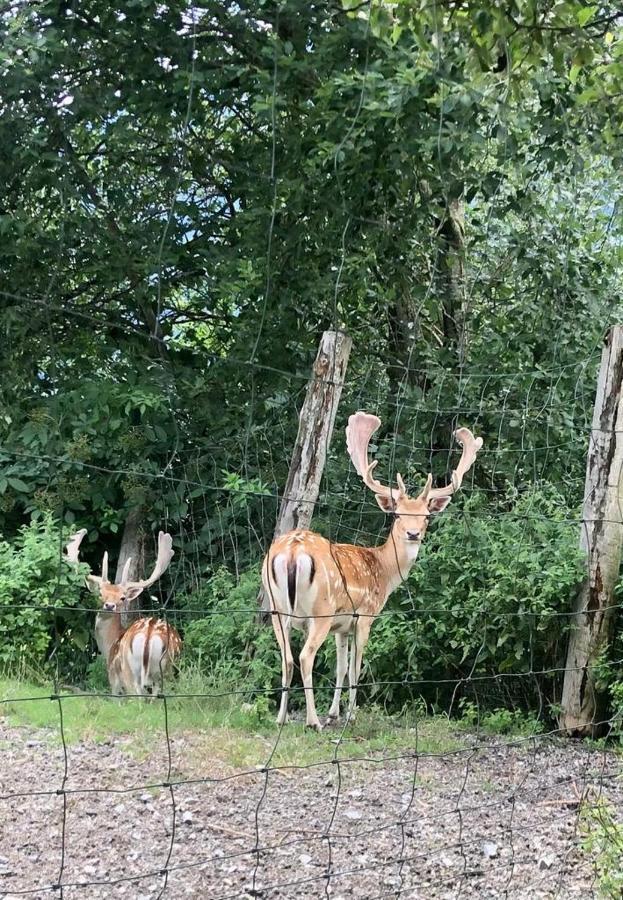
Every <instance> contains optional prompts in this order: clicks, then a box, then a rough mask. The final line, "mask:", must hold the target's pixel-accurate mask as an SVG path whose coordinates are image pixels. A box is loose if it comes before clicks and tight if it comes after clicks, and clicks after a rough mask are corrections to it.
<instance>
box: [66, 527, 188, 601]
mask: <svg viewBox="0 0 623 900" xmlns="http://www.w3.org/2000/svg"><path fill="white" fill-rule="evenodd" d="M86 533H87V530H86V528H83V529H82V530H81V531H78V532H76V534H74V535H72V537H71V538H70V539H69V542H68V544H67V545H66V548H65V559H66V560H67V562H69V563H74V564H75V563H77V562H79V555H80V544H81V543H82V539H83V538H84V536H85V534H86ZM172 544H173V538H172V537H171V535H170V534H166V533H165V532H164V531H161V532H160V534H159V535H158V556H157V558H156V563H155V565H154V569H153V571H152V573H151V575H150V576H149V578H146V579H144V580H143V581H128V572H129V571H130V566H131V564H132V560H131V558H129V559H128V560H127V561H126V564H125V566H124V567H123V572H122V574H121V581H119V583H118V584H115V583H114V582H111V581H109V579H108V553H104V558H103V559H102V574H101V575H87V577H86V579H85V582H86V586H87V587H88V589H89V590H90V591H91V593H92V594H98V595H99V597H100V599H101V601H102V610H103V611H104V612H108V613H115V612H119V611H120V610H121V609H127V606H128V604H129V603H131V602H132V601H133V600H136V598H137V597H138V596H140V594H142V593H143V591H144V590H145V589H146V588H148V587H150V585H152V584H153V583H154V582H155V581H157V580H158V579H159V578H160V577H161V576H162V575H163V574H164V573H165V572H166V570H167V568H168V567H169V563H170V562H171V559H172V558H173V553H174V551H173V549H172Z"/></svg>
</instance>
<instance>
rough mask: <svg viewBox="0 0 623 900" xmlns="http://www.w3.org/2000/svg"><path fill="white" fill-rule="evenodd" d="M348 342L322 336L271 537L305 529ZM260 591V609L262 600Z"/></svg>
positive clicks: (332, 335)
mask: <svg viewBox="0 0 623 900" xmlns="http://www.w3.org/2000/svg"><path fill="white" fill-rule="evenodd" d="M351 346H352V341H351V339H350V338H349V337H348V335H346V334H344V333H343V332H341V331H325V332H324V334H323V335H322V338H321V341H320V346H319V348H318V355H317V356H316V361H315V363H314V368H313V371H312V376H311V378H310V380H309V384H308V386H307V394H306V396H305V401H304V403H303V407H302V409H301V412H300V416H299V430H298V434H297V437H296V443H295V445H294V451H293V453H292V460H291V462H290V472H289V474H288V480H287V483H286V487H285V490H284V495H283V499H282V501H281V508H280V510H279V516H278V517H277V526H276V528H275V534H274V537H275V538H277V537H279V535H281V534H284V533H285V532H286V531H290V530H291V529H293V528H309V524H310V522H311V518H312V515H313V512H314V506H315V504H316V500H317V499H318V492H319V490H320V480H321V478H322V472H323V469H324V464H325V460H326V457H327V450H328V449H329V444H330V442H331V435H332V433H333V425H334V423H335V415H336V413H337V408H338V404H339V402H340V396H341V394H342V388H343V386H344V377H345V373H346V366H347V365H348V357H349V355H350V349H351ZM263 593H264V592H263V591H261V592H260V598H259V599H260V601H261V604H262V609H263V610H265V609H266V608H267V604H266V598H265V597H264V596H263Z"/></svg>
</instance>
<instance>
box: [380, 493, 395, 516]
mask: <svg viewBox="0 0 623 900" xmlns="http://www.w3.org/2000/svg"><path fill="white" fill-rule="evenodd" d="M375 496H376V502H377V503H378V505H379V506H380V507H381V509H382V510H383V512H386V513H391V512H395V510H396V503H395V501H394V499H393V498H392V497H386V496H385V495H384V494H376V495H375Z"/></svg>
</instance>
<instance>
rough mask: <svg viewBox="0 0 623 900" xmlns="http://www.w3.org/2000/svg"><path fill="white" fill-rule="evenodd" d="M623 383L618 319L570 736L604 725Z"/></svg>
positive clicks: (568, 680) (604, 404) (597, 467)
mask: <svg viewBox="0 0 623 900" xmlns="http://www.w3.org/2000/svg"><path fill="white" fill-rule="evenodd" d="M622 389H623V326H620V325H617V326H615V327H614V328H613V329H612V330H611V332H610V334H609V335H608V339H607V342H606V346H605V347H604V350H603V353H602V357H601V368H600V370H599V379H598V382H597V397H596V400H595V409H594V412H593V425H592V429H591V435H590V444H589V451H588V460H587V465H586V482H585V487H584V498H585V499H584V507H583V510H582V532H581V536H580V547H581V549H582V550H583V551H584V552H585V553H586V554H587V566H588V573H587V577H586V579H585V581H584V583H583V585H582V587H581V589H580V591H579V593H578V597H577V599H576V602H575V606H574V615H573V622H572V624H573V631H572V632H571V635H570V639H569V650H568V654H567V665H566V671H565V678H564V684H563V692H562V703H561V705H562V713H561V716H560V727H561V729H562V730H563V731H565V732H566V733H567V734H569V735H575V736H585V735H591V736H597V735H599V733H600V732H603V731H604V730H605V724H606V723H604V722H603V719H604V703H603V697H601V696H600V695H599V693H598V691H597V687H596V684H595V681H596V676H595V670H594V665H595V662H596V660H597V658H598V656H599V654H600V652H601V650H602V649H603V648H604V647H606V646H607V645H608V643H609V641H610V640H611V638H612V631H613V625H614V621H615V619H614V611H615V610H614V588H615V584H616V582H617V579H618V575H619V565H620V562H621V545H622V539H623V518H622V507H621V472H622V470H623V401H622V400H621V390H622Z"/></svg>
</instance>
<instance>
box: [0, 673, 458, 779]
mask: <svg viewBox="0 0 623 900" xmlns="http://www.w3.org/2000/svg"><path fill="white" fill-rule="evenodd" d="M173 691H174V692H175V693H178V694H195V695H202V694H210V695H212V696H209V697H205V696H180V697H176V696H169V697H168V698H167V701H166V712H167V718H168V730H169V734H170V735H171V736H172V737H175V736H181V735H183V736H185V737H188V738H189V748H188V749H189V754H190V755H191V756H196V757H197V758H198V759H199V758H200V757H202V756H205V754H208V756H209V758H210V759H219V760H221V761H222V762H224V763H227V764H228V765H231V766H233V767H235V768H245V767H253V766H256V765H258V764H266V763H267V762H268V760H269V759H270V764H271V765H272V766H288V765H309V764H312V763H315V762H328V761H330V760H331V759H332V758H334V757H335V756H338V757H340V758H344V757H348V758H351V757H361V758H365V757H373V758H378V757H382V756H394V755H400V754H402V753H411V752H414V751H416V750H417V752H418V753H434V754H437V753H447V752H449V751H452V750H456V749H459V748H460V747H461V746H462V743H461V740H460V738H458V737H457V735H456V730H455V729H454V728H453V727H452V725H451V723H450V722H449V721H448V720H447V719H446V718H444V717H427V716H422V715H421V714H418V713H411V714H409V713H405V714H403V715H400V716H388V715H386V714H385V713H384V712H383V711H382V710H380V709H379V708H377V707H364V708H362V709H360V710H359V712H358V715H357V720H356V721H355V722H354V723H353V724H352V725H349V726H348V727H346V728H345V729H343V728H342V727H334V728H331V729H327V730H325V731H323V732H321V733H320V734H317V733H316V732H312V731H309V730H308V729H306V728H305V727H304V725H303V723H302V722H290V723H288V725H286V726H285V727H284V728H283V729H279V728H278V727H277V725H275V723H274V711H273V710H272V709H270V706H269V702H268V699H267V698H266V696H265V695H259V696H258V697H257V698H256V700H255V702H253V703H245V702H244V696H243V695H233V696H232V694H231V693H229V694H228V693H227V686H225V687H221V689H220V690H219V687H218V686H217V685H214V684H206V682H205V678H204V677H203V676H201V675H199V674H198V673H194V672H192V671H190V672H189V671H186V672H183V673H181V676H180V678H179V680H178V681H177V683H176V684H175V687H174V688H173ZM218 694H222V696H214V695H218ZM52 696H53V694H52V692H51V690H50V688H49V687H45V686H41V684H37V683H35V682H33V681H27V680H21V679H20V680H18V679H14V678H7V677H5V678H0V700H4V701H6V702H3V703H0V715H3V716H5V717H6V718H7V719H8V721H9V723H10V724H11V725H14V726H21V727H24V728H26V729H28V730H29V731H33V730H38V731H43V732H44V733H45V734H44V736H45V737H47V739H48V740H49V741H51V742H54V743H60V741H61V719H60V710H59V705H60V704H59V700H58V699H50V698H51V697H52ZM23 698H32V699H27V700H24V699H23ZM61 704H62V713H63V715H62V720H63V722H62V727H63V732H62V733H63V735H64V737H65V741H66V742H67V743H68V744H74V743H76V742H78V741H93V742H96V743H97V742H105V741H109V740H110V739H111V737H117V738H120V739H123V744H124V748H126V749H127V750H128V752H130V753H132V754H133V755H136V756H138V757H143V756H147V755H149V753H150V752H152V751H153V749H154V738H155V737H163V736H164V734H165V716H164V713H165V709H164V701H162V700H157V699H156V700H147V701H146V700H143V699H138V698H136V699H135V698H126V699H124V700H118V699H112V698H108V697H98V696H93V695H91V694H80V693H72V692H69V691H64V692H63V693H62V700H61ZM39 736H41V735H39Z"/></svg>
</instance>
